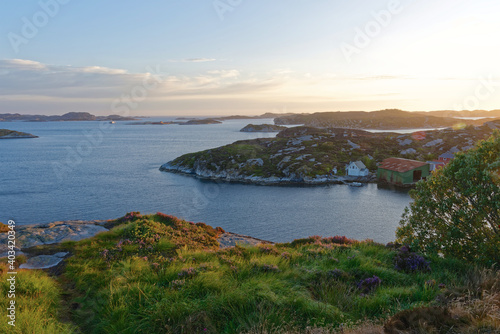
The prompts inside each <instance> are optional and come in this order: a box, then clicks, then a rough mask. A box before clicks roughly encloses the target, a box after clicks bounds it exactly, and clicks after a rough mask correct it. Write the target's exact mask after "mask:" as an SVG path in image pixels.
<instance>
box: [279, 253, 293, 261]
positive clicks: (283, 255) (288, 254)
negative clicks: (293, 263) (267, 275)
mask: <svg viewBox="0 0 500 334" xmlns="http://www.w3.org/2000/svg"><path fill="white" fill-rule="evenodd" d="M281 257H282V258H283V259H285V260H290V259H291V258H292V254H290V253H288V252H283V253H281Z"/></svg>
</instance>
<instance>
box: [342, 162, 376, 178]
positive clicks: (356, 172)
mask: <svg viewBox="0 0 500 334" xmlns="http://www.w3.org/2000/svg"><path fill="white" fill-rule="evenodd" d="M345 170H346V174H347V175H349V176H367V175H368V174H369V173H370V171H369V170H368V168H366V166H365V164H364V163H363V162H361V161H354V162H352V161H351V162H350V163H349V165H347V166H346V168H345Z"/></svg>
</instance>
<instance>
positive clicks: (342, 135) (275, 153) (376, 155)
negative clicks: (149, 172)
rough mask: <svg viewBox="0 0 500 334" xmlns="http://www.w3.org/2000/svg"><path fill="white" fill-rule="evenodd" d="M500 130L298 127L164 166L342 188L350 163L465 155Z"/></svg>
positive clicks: (204, 174)
mask: <svg viewBox="0 0 500 334" xmlns="http://www.w3.org/2000/svg"><path fill="white" fill-rule="evenodd" d="M499 128H500V120H497V121H491V122H487V123H485V124H484V125H482V126H479V127H475V126H467V127H466V128H463V129H458V130H454V129H452V128H448V129H444V130H434V131H426V132H425V133H424V132H422V133H420V134H419V136H416V135H415V134H398V133H393V132H381V133H371V132H368V131H363V130H353V129H341V128H313V127H302V126H301V127H293V128H289V129H286V130H283V131H281V132H280V133H278V135H277V137H276V138H259V139H253V140H242V141H237V142H235V143H233V144H230V145H226V146H222V147H218V148H214V149H210V150H206V151H202V152H197V153H190V154H185V155H183V156H181V157H178V158H177V159H174V160H173V161H170V162H168V163H166V164H164V165H163V166H161V167H160V170H162V171H166V172H174V173H181V174H186V175H190V176H195V177H198V178H203V179H213V180H223V181H228V182H244V183H256V184H263V185H272V184H285V183H291V184H326V183H341V182H343V180H344V178H343V175H344V169H345V166H346V165H347V164H349V162H351V161H362V162H363V163H364V164H365V165H366V167H367V168H368V169H369V170H370V171H372V172H373V171H375V170H376V169H377V164H379V163H380V162H382V161H383V160H384V159H386V158H389V157H400V158H406V159H414V160H421V161H427V160H435V159H437V157H438V156H440V155H441V154H443V153H446V152H449V151H451V152H458V151H466V150H468V149H470V148H472V147H473V146H474V144H475V143H476V142H477V141H478V140H481V139H485V138H487V137H489V136H491V134H492V133H493V131H494V129H499Z"/></svg>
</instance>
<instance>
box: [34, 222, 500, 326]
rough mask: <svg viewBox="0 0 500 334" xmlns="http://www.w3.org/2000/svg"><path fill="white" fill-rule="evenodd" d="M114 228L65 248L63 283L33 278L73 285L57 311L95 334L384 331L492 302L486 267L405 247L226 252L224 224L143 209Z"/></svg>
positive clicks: (317, 240) (329, 244) (298, 246)
mask: <svg viewBox="0 0 500 334" xmlns="http://www.w3.org/2000/svg"><path fill="white" fill-rule="evenodd" d="M110 226H114V227H113V228H112V229H111V230H110V231H109V232H105V233H101V234H99V235H97V236H96V237H94V238H91V239H87V240H83V241H80V242H68V243H65V244H63V245H59V246H58V247H59V248H58V250H61V247H62V248H65V249H66V250H68V251H70V252H71V253H72V254H73V256H72V257H70V258H69V259H67V260H66V267H65V268H64V269H63V270H62V273H60V275H59V276H54V277H52V278H51V277H49V276H48V275H47V274H45V273H43V272H40V271H33V272H29V273H27V274H26V275H38V276H39V277H44V279H46V280H47V281H49V282H52V283H53V285H54V286H55V287H58V286H61V287H62V288H64V289H65V293H64V296H63V297H64V298H62V300H63V301H64V303H61V304H59V305H56V304H53V310H54V311H53V312H52V313H50V314H51V315H52V316H57V314H59V315H61V314H62V315H67V316H68V317H69V318H70V319H71V321H72V322H73V323H74V324H76V325H77V326H78V328H79V329H78V330H79V331H81V332H83V333H301V332H310V331H313V330H315V331H316V333H328V332H335V331H339V332H340V331H342V330H346V329H347V328H350V327H354V328H359V326H360V324H367V323H372V324H373V326H375V327H376V328H379V329H381V328H382V327H381V326H382V325H383V324H384V323H386V322H387V321H390V319H393V318H394V317H395V316H397V315H398V314H400V312H402V311H405V310H406V311H408V310H413V309H420V308H426V307H442V308H444V309H446V308H447V307H448V306H449V307H451V305H452V303H454V302H456V300H457V298H458V297H460V296H465V295H467V291H474V293H473V294H472V295H470V296H469V297H467V298H468V299H467V303H469V304H467V305H470V302H471V301H472V300H476V301H480V300H482V299H481V298H482V296H483V294H482V293H478V292H477V289H478V286H480V285H481V284H483V283H482V282H483V281H484V280H481V282H479V283H474V281H473V280H471V277H475V276H477V274H475V273H477V272H481V270H482V269H480V268H477V267H473V266H472V265H470V264H468V263H466V262H463V261H458V260H454V259H451V258H450V259H443V258H440V257H423V256H422V255H419V254H416V253H414V252H413V251H412V250H411V249H409V248H408V247H404V246H399V245H396V246H394V245H388V246H386V245H381V244H378V243H375V242H373V241H370V240H367V241H356V240H352V239H348V238H346V237H340V236H334V237H327V238H323V237H320V236H312V237H309V238H305V239H299V240H295V241H293V242H290V243H282V244H276V245H258V246H252V247H246V246H236V247H231V248H225V249H220V248H219V245H218V242H217V238H218V236H219V235H220V234H221V233H224V231H223V230H222V229H221V228H212V227H211V226H208V225H206V224H203V223H192V222H187V221H184V220H181V219H178V218H176V217H173V216H169V215H165V214H162V213H157V214H154V215H141V214H140V213H137V212H136V213H131V214H127V215H126V216H125V217H123V218H121V219H118V220H116V221H111V222H110ZM415 261H417V262H415ZM415 263H417V265H416V267H415ZM405 265H406V267H404V266H405ZM402 266H403V267H402ZM405 268H406V269H405ZM415 268H416V270H413V269H415ZM494 273H496V272H494ZM474 275H475V276H474ZM490 276H491V275H490ZM490 276H489V277H490ZM44 289H48V287H42V288H41V292H40V293H42V295H40V296H41V297H40V298H44V299H45V297H43V296H44V295H43V293H44V292H43V291H44ZM56 291H59V290H56ZM488 291H493V290H491V289H490V290H488ZM471 293H472V292H471ZM54 296H56V297H57V294H55V295H54ZM464 303H465V302H464ZM453 305H454V304H453ZM464 305H465V304H464ZM474 305H475V304H474ZM58 307H59V308H58ZM467 307H469V306H467ZM464 308H465V306H464ZM492 310H494V309H492ZM492 312H494V311H492ZM488 314H489V313H488ZM484 317H485V319H486V320H485V321H484V323H482V325H481V326H483V327H485V328H493V326H495V320H491V319H494V318H489V317H488V316H487V315H485V316H484ZM55 324H59V325H60V326H64V323H62V322H60V323H59V322H55ZM496 325H498V323H496ZM58 332H64V330H63V327H61V329H57V330H54V333H58Z"/></svg>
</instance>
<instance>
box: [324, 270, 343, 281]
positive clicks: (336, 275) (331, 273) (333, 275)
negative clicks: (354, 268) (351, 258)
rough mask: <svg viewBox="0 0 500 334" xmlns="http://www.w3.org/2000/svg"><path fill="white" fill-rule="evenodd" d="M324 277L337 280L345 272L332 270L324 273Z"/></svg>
mask: <svg viewBox="0 0 500 334" xmlns="http://www.w3.org/2000/svg"><path fill="white" fill-rule="evenodd" d="M326 275H327V276H328V277H330V278H333V279H339V278H341V277H342V276H344V275H345V272H344V271H343V270H340V269H333V270H329V271H328V272H327V273H326Z"/></svg>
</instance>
